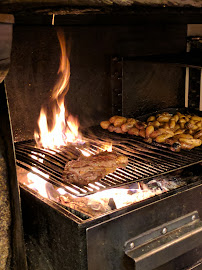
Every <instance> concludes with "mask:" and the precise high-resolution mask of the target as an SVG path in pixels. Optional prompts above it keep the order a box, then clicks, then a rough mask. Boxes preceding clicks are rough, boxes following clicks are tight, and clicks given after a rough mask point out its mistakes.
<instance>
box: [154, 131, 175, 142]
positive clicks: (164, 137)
mask: <svg viewBox="0 0 202 270" xmlns="http://www.w3.org/2000/svg"><path fill="white" fill-rule="evenodd" d="M173 135H174V133H173V134H168V133H167V134H162V135H159V136H157V137H156V142H158V143H163V142H165V141H166V139H168V138H171V137H173Z"/></svg>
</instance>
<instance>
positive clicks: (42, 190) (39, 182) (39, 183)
mask: <svg viewBox="0 0 202 270" xmlns="http://www.w3.org/2000/svg"><path fill="white" fill-rule="evenodd" d="M27 178H28V180H29V181H30V182H31V184H29V185H28V187H29V188H31V189H33V190H36V191H38V193H39V194H40V195H41V196H43V197H44V198H48V195H47V192H46V183H47V182H46V181H45V180H43V179H42V178H41V177H39V176H37V175H36V174H33V173H31V172H29V173H28V174H27Z"/></svg>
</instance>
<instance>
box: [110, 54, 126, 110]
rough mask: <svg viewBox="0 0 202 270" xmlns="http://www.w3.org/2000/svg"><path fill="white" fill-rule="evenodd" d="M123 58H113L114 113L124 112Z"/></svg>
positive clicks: (112, 87)
mask: <svg viewBox="0 0 202 270" xmlns="http://www.w3.org/2000/svg"><path fill="white" fill-rule="evenodd" d="M122 79H123V58H122V57H112V59H111V89H112V115H122V113H123V85H122Z"/></svg>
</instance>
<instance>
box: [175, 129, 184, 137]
mask: <svg viewBox="0 0 202 270" xmlns="http://www.w3.org/2000/svg"><path fill="white" fill-rule="evenodd" d="M184 132H185V129H180V128H179V129H178V130H176V131H175V135H178V134H182V133H184Z"/></svg>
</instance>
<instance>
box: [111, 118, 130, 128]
mask: <svg viewBox="0 0 202 270" xmlns="http://www.w3.org/2000/svg"><path fill="white" fill-rule="evenodd" d="M126 121H127V119H126V118H125V117H122V116H118V117H117V118H116V119H115V121H114V126H115V127H121V126H122V125H123V124H125V123H126Z"/></svg>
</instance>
